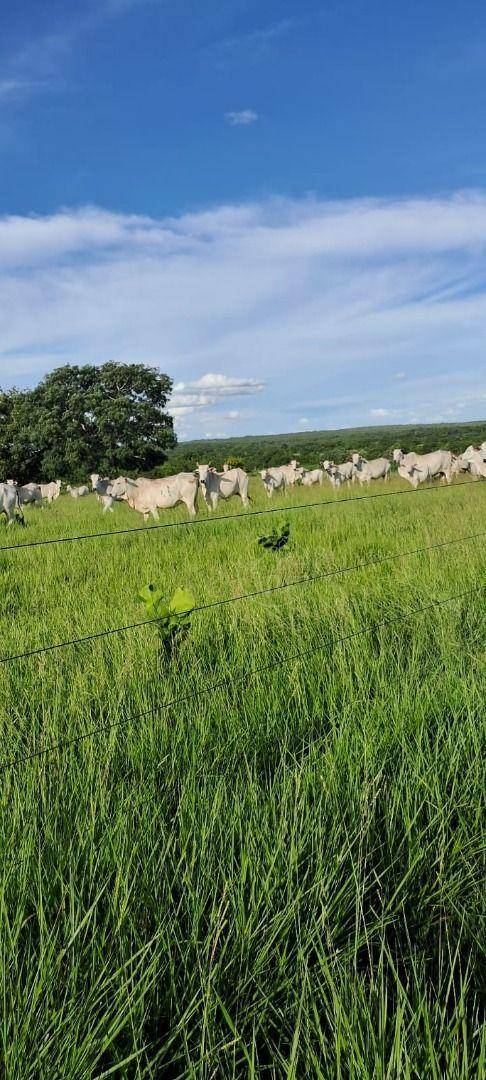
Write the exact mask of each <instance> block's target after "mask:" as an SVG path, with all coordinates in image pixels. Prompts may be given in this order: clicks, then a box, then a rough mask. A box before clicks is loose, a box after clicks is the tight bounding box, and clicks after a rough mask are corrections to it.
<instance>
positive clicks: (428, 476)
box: [393, 450, 453, 488]
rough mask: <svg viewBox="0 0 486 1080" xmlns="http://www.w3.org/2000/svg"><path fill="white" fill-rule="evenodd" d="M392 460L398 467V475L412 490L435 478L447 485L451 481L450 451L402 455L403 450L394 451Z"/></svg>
mask: <svg viewBox="0 0 486 1080" xmlns="http://www.w3.org/2000/svg"><path fill="white" fill-rule="evenodd" d="M393 460H394V461H395V462H396V464H397V466H398V473H399V475H400V476H401V477H402V478H403V479H404V480H408V481H409V483H410V484H411V485H412V487H414V488H416V487H418V485H419V484H421V483H423V481H424V480H434V479H435V478H436V477H437V476H442V477H443V479H444V480H446V481H447V483H448V484H450V482H451V480H452V475H453V469H452V454H451V451H450V450H434V451H433V452H432V453H431V454H414V453H410V454H404V453H403V450H394V451H393Z"/></svg>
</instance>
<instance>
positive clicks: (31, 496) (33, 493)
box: [17, 484, 42, 506]
mask: <svg viewBox="0 0 486 1080" xmlns="http://www.w3.org/2000/svg"><path fill="white" fill-rule="evenodd" d="M17 491H18V493H19V499H20V502H21V505H22V506H28V505H29V504H30V505H32V506H41V505H42V493H41V489H40V487H39V484H23V485H22V486H21V487H18V488H17Z"/></svg>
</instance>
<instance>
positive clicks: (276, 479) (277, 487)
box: [260, 469, 287, 499]
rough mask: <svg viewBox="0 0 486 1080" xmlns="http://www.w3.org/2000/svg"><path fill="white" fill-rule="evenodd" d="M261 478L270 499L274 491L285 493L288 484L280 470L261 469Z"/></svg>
mask: <svg viewBox="0 0 486 1080" xmlns="http://www.w3.org/2000/svg"><path fill="white" fill-rule="evenodd" d="M260 476H261V478H262V480H263V486H264V488H265V491H266V493H267V495H268V498H269V499H271V498H272V495H273V493H274V491H285V488H286V487H287V483H286V480H285V476H284V474H283V472H281V470H280V469H260Z"/></svg>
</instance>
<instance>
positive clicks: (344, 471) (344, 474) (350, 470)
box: [322, 461, 356, 484]
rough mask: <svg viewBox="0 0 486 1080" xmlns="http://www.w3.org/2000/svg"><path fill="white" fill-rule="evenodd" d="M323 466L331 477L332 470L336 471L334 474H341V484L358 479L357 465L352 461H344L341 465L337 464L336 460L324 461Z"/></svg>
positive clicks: (352, 482)
mask: <svg viewBox="0 0 486 1080" xmlns="http://www.w3.org/2000/svg"><path fill="white" fill-rule="evenodd" d="M322 467H323V469H325V471H326V472H327V475H328V476H329V479H331V473H330V470H331V471H334V476H336V475H339V477H340V481H339V482H340V483H341V484H344V483H346V484H354V483H355V481H356V466H355V465H353V462H352V461H343V462H341V464H340V465H336V464H335V462H334V461H323V462H322Z"/></svg>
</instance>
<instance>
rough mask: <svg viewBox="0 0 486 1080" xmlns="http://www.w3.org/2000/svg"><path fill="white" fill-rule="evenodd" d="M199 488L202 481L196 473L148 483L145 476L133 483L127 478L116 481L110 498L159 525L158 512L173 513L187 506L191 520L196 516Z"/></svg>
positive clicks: (182, 474)
mask: <svg viewBox="0 0 486 1080" xmlns="http://www.w3.org/2000/svg"><path fill="white" fill-rule="evenodd" d="M198 487H199V477H198V476H197V475H196V474H195V473H178V474H177V475H176V476H165V477H164V478H163V479H161V480H146V479H145V477H143V476H141V477H139V478H138V479H137V480H130V478H129V477H128V476H119V477H118V478H117V479H116V480H114V481H113V484H112V487H111V496H112V498H113V499H122V500H124V502H127V503H128V505H129V506H131V508H132V510H138V513H139V514H143V517H144V520H145V521H147V519H148V516H149V514H151V515H152V517H153V518H154V519H155V521H158V520H159V515H158V512H157V511H158V510H170V509H172V507H173V506H178V504H179V503H184V505H185V506H187V509H188V511H189V513H190V514H191V516H193V515H194V514H196V513H197V492H198Z"/></svg>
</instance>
